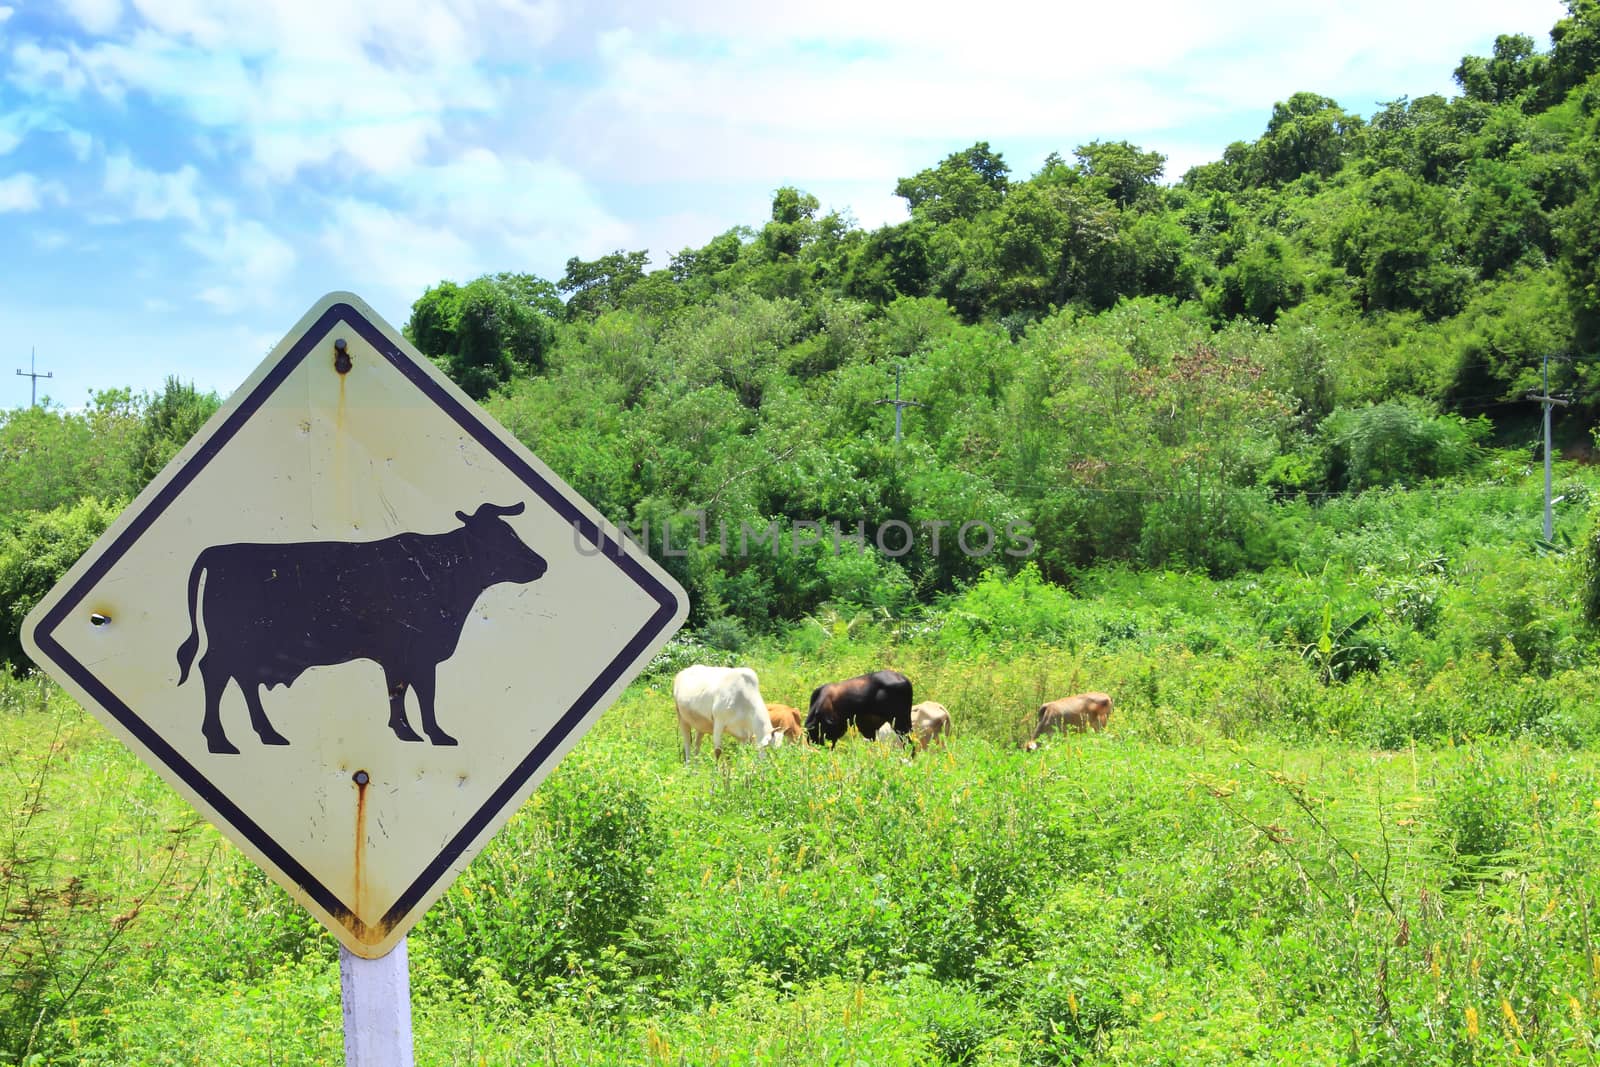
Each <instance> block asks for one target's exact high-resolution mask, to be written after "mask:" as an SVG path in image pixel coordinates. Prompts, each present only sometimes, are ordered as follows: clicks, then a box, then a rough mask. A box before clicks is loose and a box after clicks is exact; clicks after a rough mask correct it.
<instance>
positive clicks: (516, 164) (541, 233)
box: [319, 149, 636, 305]
mask: <svg viewBox="0 0 1600 1067" xmlns="http://www.w3.org/2000/svg"><path fill="white" fill-rule="evenodd" d="M386 192H387V194H388V196H389V197H390V198H392V201H393V202H392V203H378V202H375V201H372V200H367V199H360V198H355V197H344V198H340V199H338V200H337V201H335V202H334V203H333V204H332V205H331V211H330V214H329V217H328V219H327V221H326V223H325V224H324V226H323V228H322V231H321V234H320V237H319V239H320V242H321V245H322V247H323V249H324V250H325V251H326V253H327V255H328V257H329V261H330V262H332V263H337V264H341V265H342V269H343V270H344V271H345V277H346V278H347V279H350V284H368V282H369V281H370V284H373V285H376V286H379V287H382V288H384V289H387V290H389V292H390V295H391V298H392V299H393V300H394V301H395V302H399V301H402V300H403V301H404V303H405V304H406V305H409V303H410V301H411V300H414V299H415V298H416V296H417V295H418V294H420V293H421V292H422V290H423V289H424V288H425V287H427V286H429V285H433V284H436V283H437V282H438V281H440V280H441V279H446V278H449V279H456V280H461V281H464V280H466V279H468V278H472V277H476V276H477V275H479V274H484V273H486V272H489V271H495V270H503V269H507V268H515V269H524V270H532V271H534V272H536V273H539V274H543V275H545V276H549V277H559V276H560V273H561V269H562V264H564V263H565V261H566V259H567V257H568V256H570V255H572V254H573V253H574V252H575V251H577V250H581V249H586V248H591V247H598V248H603V249H606V250H609V249H611V248H614V247H617V246H619V245H623V244H626V243H628V241H629V240H630V238H633V237H635V236H636V234H635V233H634V231H633V230H632V229H631V228H630V227H629V226H627V225H625V224H623V223H622V222H620V221H619V220H617V219H616V218H614V217H613V216H612V215H610V214H609V213H607V212H606V211H605V210H604V209H603V208H602V207H601V206H600V204H599V203H598V202H597V201H596V200H595V198H594V197H593V195H592V193H591V192H590V191H589V189H588V187H587V185H586V184H585V183H584V182H583V180H582V179H581V178H580V177H579V176H578V175H577V174H575V173H574V172H572V171H571V170H569V169H567V168H565V167H563V166H560V165H559V164H557V163H555V162H553V161H549V160H544V161H533V160H527V159H519V158H504V157H501V156H498V155H496V154H494V153H492V152H489V151H488V150H486V149H475V150H472V151H469V152H466V153H464V154H463V155H462V156H461V157H459V158H457V159H455V160H454V161H452V162H450V163H446V164H440V165H437V166H431V167H422V168H416V169H413V170H412V171H410V172H408V174H407V176H406V178H405V180H404V181H403V182H397V183H395V184H393V185H392V186H390V187H389V188H388V189H387V190H386Z"/></svg>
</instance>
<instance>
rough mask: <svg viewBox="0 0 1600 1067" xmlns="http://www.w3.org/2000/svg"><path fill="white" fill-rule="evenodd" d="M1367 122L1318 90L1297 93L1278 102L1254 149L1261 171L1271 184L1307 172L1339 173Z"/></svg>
mask: <svg viewBox="0 0 1600 1067" xmlns="http://www.w3.org/2000/svg"><path fill="white" fill-rule="evenodd" d="M1362 126H1363V123H1362V121H1361V117H1360V116H1359V115H1352V114H1350V113H1349V112H1347V111H1345V110H1344V109H1343V108H1341V107H1340V106H1339V103H1338V101H1336V100H1332V99H1329V98H1328V97H1326V96H1318V95H1317V94H1316V93H1295V94H1294V95H1293V96H1291V97H1289V99H1288V101H1286V102H1285V101H1279V102H1278V103H1276V104H1273V105H1272V118H1271V120H1270V121H1268V123H1267V132H1266V133H1265V134H1263V135H1262V137H1261V139H1260V140H1259V141H1257V142H1256V144H1255V147H1254V149H1253V150H1252V153H1251V155H1252V159H1253V162H1254V165H1255V171H1256V173H1257V175H1258V176H1259V178H1260V179H1261V180H1262V181H1264V182H1266V183H1268V184H1270V185H1283V184H1284V183H1286V182H1291V181H1293V180H1294V179H1296V178H1298V177H1300V176H1301V175H1302V174H1314V175H1316V176H1318V177H1321V178H1327V177H1330V176H1332V175H1333V173H1334V172H1335V171H1337V170H1338V169H1339V167H1340V166H1342V165H1343V163H1344V160H1345V156H1346V154H1348V153H1350V152H1351V151H1353V150H1354V148H1355V146H1356V144H1357V138H1358V135H1359V133H1360V131H1361V128H1362Z"/></svg>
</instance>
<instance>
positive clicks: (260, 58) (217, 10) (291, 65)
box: [35, 0, 557, 181]
mask: <svg viewBox="0 0 1600 1067" xmlns="http://www.w3.org/2000/svg"><path fill="white" fill-rule="evenodd" d="M134 8H135V9H136V11H137V13H138V15H139V16H140V17H141V23H140V25H139V27H138V28H137V29H136V30H135V31H134V32H133V33H131V34H129V35H125V36H123V37H121V38H118V39H115V40H106V41H101V42H97V43H94V44H92V45H89V46H87V47H84V48H82V49H81V50H77V51H75V52H74V53H73V55H72V67H71V70H72V71H73V73H75V74H76V75H77V78H78V82H77V84H78V85H79V86H81V85H82V84H83V83H84V82H88V83H91V84H93V85H94V87H95V88H96V90H97V91H98V92H100V93H101V94H102V95H104V96H105V97H106V98H108V99H111V100H114V101H115V100H121V99H123V98H125V97H126V95H127V94H129V93H133V92H139V93H144V94H148V95H149V96H151V97H153V98H155V99H156V100H157V101H159V102H161V103H162V104H164V105H166V106H169V107H173V108H176V109H177V110H178V111H180V112H181V113H183V114H184V115H186V116H187V117H188V118H189V119H191V120H192V121H195V122H198V123H200V124H201V125H203V126H207V127H211V128H213V129H215V130H217V131H219V132H221V133H222V134H223V135H224V136H227V137H229V138H234V139H236V140H237V142H238V143H239V144H240V145H242V146H243V147H244V148H245V150H246V151H247V152H248V154H249V157H250V160H251V162H252V164H253V167H252V174H253V175H254V176H256V177H259V178H262V179H266V180H272V181H287V180H289V179H291V178H293V177H294V176H295V175H296V174H297V173H299V172H300V171H301V170H303V169H305V168H307V167H313V166H318V165H321V164H331V165H333V166H335V167H341V168H353V169H355V170H357V171H363V172H385V171H390V170H392V169H394V168H396V167H401V166H407V165H411V164H414V163H418V162H420V161H422V160H424V158H425V157H426V155H427V152H428V149H429V147H430V146H431V145H434V144H435V143H436V142H439V141H440V140H441V139H443V138H444V137H445V136H446V135H447V134H448V133H449V132H450V130H451V128H452V127H453V126H454V124H455V123H456V122H457V121H459V119H460V118H461V117H462V116H478V117H492V116H493V115H494V114H495V112H496V108H497V105H498V103H499V95H498V82H499V81H500V79H499V77H498V76H497V75H495V74H494V73H493V70H494V64H498V63H501V62H505V61H509V62H517V63H520V62H523V61H524V57H526V56H527V55H528V54H529V52H530V51H531V50H533V49H536V48H537V47H538V46H539V45H540V44H542V43H544V42H545V41H547V40H548V39H549V38H550V35H551V34H552V33H553V32H554V28H555V27H556V25H557V18H556V15H555V7H554V4H553V3H549V4H536V3H528V2H513V3H506V2H495V0H478V2H476V3H469V4H461V5H441V4H436V3H433V2H432V0H358V2H354V3H340V4H329V3H326V2H324V0H279V2H276V3H271V4H262V3H259V2H258V0H225V2H204V3H202V2H198V0H160V2H157V0H134ZM35 65H36V66H37V65H39V62H38V61H36V63H35ZM58 77H62V78H64V77H65V75H58Z"/></svg>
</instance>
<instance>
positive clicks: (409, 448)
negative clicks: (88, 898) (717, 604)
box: [23, 293, 688, 959]
mask: <svg viewBox="0 0 1600 1067" xmlns="http://www.w3.org/2000/svg"><path fill="white" fill-rule="evenodd" d="M687 606H688V603H687V598H686V597H685V595H684V593H683V591H682V589H680V588H679V587H678V585H677V584H676V583H675V582H674V581H673V580H672V579H671V578H670V577H669V576H667V574H666V573H665V572H664V571H662V570H661V569H660V568H659V567H658V566H656V565H655V564H654V563H653V562H652V561H651V560H650V559H649V558H648V557H647V556H646V555H645V554H644V553H643V552H642V551H641V550H640V549H638V548H637V546H634V545H633V544H631V543H630V542H628V541H627V540H626V539H625V538H624V537H622V536H621V535H620V534H619V533H618V532H617V531H616V530H615V529H614V528H613V527H611V526H610V525H609V524H607V523H606V522H605V520H604V519H602V518H601V517H600V515H599V514H598V513H597V512H596V511H595V510H594V508H592V507H591V506H589V504H588V503H586V502H585V501H584V500H583V499H582V498H581V497H579V496H578V495H577V494H576V493H575V492H573V490H572V489H571V488H569V487H568V486H567V485H566V484H565V483H563V482H562V481H561V480H560V479H559V478H558V477H556V476H555V475H554V474H553V473H551V472H550V470H549V469H548V468H546V467H545V466H544V464H543V463H541V462H540V461H539V460H538V459H537V458H536V457H535V456H534V455H533V454H532V453H531V452H529V451H528V450H527V449H526V448H524V447H523V446H522V445H521V444H520V443H519V442H518V441H517V440H516V439H515V438H514V437H512V436H511V434H510V433H508V432H507V431H506V430H505V429H504V428H502V427H501V426H499V425H498V424H496V423H495V422H494V421H493V420H491V419H490V418H489V417H488V416H487V415H486V414H485V413H484V412H482V411H481V410H479V409H478V408H477V406H476V405H474V404H473V403H472V401H471V400H470V399H468V398H467V397H466V396H465V395H464V394H463V393H462V392H461V391H460V390H459V389H457V388H456V387H455V385H454V384H452V383H451V382H450V381H449V380H448V379H446V378H445V377H444V376H443V375H442V374H441V373H440V372H439V371H438V370H437V369H436V368H435V367H433V366H432V364H430V363H429V362H428V360H427V359H425V358H423V357H422V356H421V355H420V354H419V353H418V352H417V351H416V350H415V349H414V348H412V347H411V345H410V344H409V343H407V342H406V341H405V340H404V339H403V338H402V337H401V336H400V334H399V333H398V332H397V331H395V330H394V329H393V328H392V327H391V326H389V325H388V324H387V323H385V322H384V321H383V320H382V319H380V318H379V317H378V316H377V315H376V314H375V313H374V312H373V311H372V309H371V308H369V307H368V306H367V305H366V304H365V303H364V302H363V301H361V300H360V299H359V298H357V297H355V296H353V295H351V294H349V293H331V294H329V295H328V296H326V297H324V298H323V299H322V300H321V301H319V302H318V303H317V304H316V305H315V306H314V307H313V308H312V309H311V310H310V311H309V312H307V313H306V315H305V317H304V318H302V319H301V320H300V323H299V324H298V325H297V326H296V327H295V328H294V329H293V330H292V331H291V332H290V333H289V335H288V336H287V337H286V338H285V339H284V340H283V341H282V342H281V343H280V344H279V345H278V346H277V348H275V349H274V350H273V351H272V353H271V354H270V355H269V356H268V357H267V359H266V360H265V361H264V362H263V363H262V364H261V365H260V366H259V367H258V368H256V370H255V372H254V373H253V374H252V375H251V376H250V377H249V379H247V380H246V382H245V383H244V385H243V386H241V387H240V388H239V390H238V391H237V392H236V393H234V395H233V396H232V398H230V399H229V400H228V402H227V403H226V404H225V405H223V407H222V409H221V410H220V411H218V412H217V414H216V416H215V417H213V418H212V419H211V421H210V422H209V423H207V424H206V426H205V428H204V429H202V430H201V432H200V433H199V434H198V435H197V436H196V437H195V439H194V440H193V441H191V442H190V443H189V445H188V447H186V448H185V449H184V450H183V451H182V452H181V453H179V455H178V456H177V457H176V458H175V459H174V460H173V461H172V463H171V464H169V465H168V466H167V468H166V469H165V470H164V471H163V472H162V473H161V474H160V475H159V476H158V477H157V478H156V480H155V481H154V482H152V483H151V484H150V486H149V487H148V488H147V489H146V490H145V491H144V492H143V493H141V494H140V495H139V497H138V499H136V500H135V501H134V502H133V503H132V504H131V505H129V507H128V508H127V509H126V510H125V511H124V512H123V513H122V515H121V516H120V518H119V519H118V520H117V522H116V523H115V524H114V525H113V526H112V527H111V528H110V529H109V530H108V531H107V532H106V534H105V536H103V537H102V538H101V539H100V540H99V541H98V542H96V543H95V545H94V547H93V548H91V549H90V550H89V552H88V553H87V554H86V555H85V556H84V557H83V559H81V560H80V561H79V562H78V563H77V565H76V566H74V567H73V568H72V569H71V570H70V571H69V572H68V573H67V575H66V576H65V577H64V578H63V579H62V580H61V582H60V583H59V584H58V585H57V586H56V587H55V589H53V590H52V591H51V592H50V594H49V595H48V596H46V598H45V599H44V601H43V602H42V603H40V604H39V606H38V607H37V608H36V609H35V610H34V612H33V613H32V614H31V615H29V617H28V620H27V622H26V624H25V626H24V630H23V641H24V644H25V647H26V648H27V650H28V652H29V654H30V655H32V657H33V658H34V660H35V661H36V662H37V663H39V664H40V665H41V666H43V667H44V668H45V669H46V670H47V671H48V672H49V673H50V674H51V675H52V676H53V677H54V678H56V680H57V681H59V682H60V683H61V684H62V685H63V686H64V687H65V688H66V689H67V690H68V691H69V692H70V693H71V694H72V695H73V696H75V697H76V698H77V699H78V700H79V701H80V702H81V703H82V704H83V705H84V707H86V708H88V709H89V710H90V711H91V712H92V713H93V714H94V715H96V717H98V718H99V719H100V720H101V721H102V722H104V723H105V725H106V726H107V727H109V728H110V729H111V730H112V731H113V732H114V733H116V734H117V735H118V736H119V737H121V738H122V740H123V741H124V742H126V743H127V744H128V745H129V746H130V747H131V748H133V749H134V751H135V752H137V753H138V754H139V755H140V756H141V757H143V758H144V759H145V761H146V762H148V763H149V764H150V765H151V766H153V767H154V768H155V769H156V770H157V771H159V772H160V774H161V775H162V777H163V778H165V779H166V780H167V781H168V782H169V783H170V784H171V785H172V786H173V787H174V788H176V789H177V790H178V791H179V792H180V793H182V794H183V795H184V796H185V797H187V798H188V799H189V800H190V802H192V803H193V804H194V805H195V806H196V807H197V808H199V809H200V811H202V812H203V813H204V814H205V815H207V816H208V817H209V818H210V819H211V821H212V822H213V823H215V824H216V825H217V827H218V828H219V829H221V830H222V832H223V833H224V834H225V835H226V836H227V837H228V838H230V839H231V840H232V841H233V842H234V843H235V844H237V845H238V846H239V847H240V848H241V849H243V850H244V851H245V852H246V853H247V854H249V855H250V856H251V858H253V859H254V860H255V861H256V862H257V863H259V864H260V865H261V866H262V867H264V868H265V869H266V870H267V872H268V873H269V874H270V875H271V876H272V877H273V878H274V879H275V880H276V881H277V882H278V883H279V884H281V885H282V886H284V887H285V888H286V889H288V890H289V892H290V893H292V894H293V895H294V896H295V897H296V898H297V899H298V900H299V901H300V902H301V903H302V904H304V905H305V907H307V908H308V909H309V910H310V911H311V912H312V913H313V914H314V915H316V916H317V918H318V919H320V920H321V921H322V922H323V923H324V924H325V925H326V926H327V927H328V928H329V929H330V930H331V931H333V933H334V934H335V935H336V936H337V937H338V939H339V941H340V942H341V943H342V944H343V945H344V946H345V947H346V948H348V949H349V950H350V951H351V952H353V953H355V954H356V955H358V956H363V957H367V958H369V959H372V958H377V957H380V956H383V955H384V954H385V953H387V952H388V951H389V950H390V949H391V948H393V947H394V946H395V945H397V944H399V943H400V942H401V939H402V938H404V936H405V934H406V932H407V930H409V929H410V927H411V926H412V925H413V924H414V923H415V922H416V921H417V920H418V919H419V918H420V917H421V916H422V913H423V912H424V911H425V910H426V909H427V908H428V906H429V905H430V904H432V903H433V901H434V900H435V899H437V898H438V897H439V896H440V895H441V894H443V893H444V891H445V890H446V889H447V888H448V887H449V885H450V883H451V881H453V880H454V878H455V876H456V875H457V874H459V873H460V871H461V870H462V868H464V867H465V866H466V864H467V863H468V862H469V861H470V860H471V859H472V857H473V856H475V855H476V854H477V853H478V851H479V850H480V849H481V848H482V847H483V846H484V844H486V843H487V842H488V840H489V838H490V837H491V836H493V834H494V832H495V831H496V830H498V829H499V828H500V826H501V825H503V824H504V823H505V821H506V820H507V819H508V818H509V817H510V816H511V814H512V813H513V812H514V811H515V810H516V809H517V807H518V806H520V805H521V803H522V802H523V801H524V800H526V799H527V797H528V795H529V794H530V793H531V792H532V791H533V789H534V787H535V786H536V785H537V784H538V783H539V781H540V780H541V779H542V778H543V777H544V776H545V774H547V773H548V772H549V770H550V769H551V768H552V767H553V766H554V765H555V764H556V763H557V762H558V761H559V760H560V758H561V757H562V756H563V755H565V753H566V752H567V750H568V749H570V748H571V747H572V746H573V745H574V744H575V743H576V742H577V740H578V739H579V738H580V737H581V736H582V735H583V733H584V732H585V730H587V729H588V727H589V726H590V725H591V724H592V723H593V722H594V720H595V719H596V718H597V717H598V716H599V715H600V713H601V712H602V711H603V710H604V709H605V708H606V707H607V706H608V705H609V704H610V703H611V702H612V701H613V700H614V699H615V698H616V696H617V695H618V694H619V693H620V692H621V690H622V688H623V687H624V686H626V685H627V683H628V682H629V681H630V680H631V679H632V678H633V677H634V676H635V675H636V674H637V673H638V672H639V671H640V670H641V669H642V668H643V667H644V665H645V664H646V663H648V662H649V660H650V658H651V657H652V656H653V655H655V653H656V652H657V651H659V650H660V648H661V646H662V645H663V644H665V643H666V641H667V639H668V638H670V637H671V636H672V634H673V633H674V632H676V630H677V629H678V627H679V626H681V625H682V623H683V619H684V616H685V614H686V612H687Z"/></svg>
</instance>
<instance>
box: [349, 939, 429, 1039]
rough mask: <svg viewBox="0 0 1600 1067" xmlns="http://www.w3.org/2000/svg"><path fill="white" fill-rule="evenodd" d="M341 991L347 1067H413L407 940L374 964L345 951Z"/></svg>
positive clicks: (373, 961)
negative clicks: (342, 995)
mask: <svg viewBox="0 0 1600 1067" xmlns="http://www.w3.org/2000/svg"><path fill="white" fill-rule="evenodd" d="M339 986H340V989H341V990H342V991H343V994H344V1062H345V1067H413V1063H414V1062H415V1061H414V1059H413V1056H412V1049H411V975H410V972H409V969H408V966H407V961H406V943H405V939H404V938H402V939H401V941H400V943H399V944H398V945H396V946H395V947H394V949H393V950H392V951H391V952H390V953H389V954H388V955H387V956H379V957H378V958H377V959H375V960H368V959H363V958H361V957H360V956H357V955H356V954H355V953H354V952H351V951H350V950H349V949H347V948H345V947H344V946H343V945H340V946H339Z"/></svg>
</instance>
